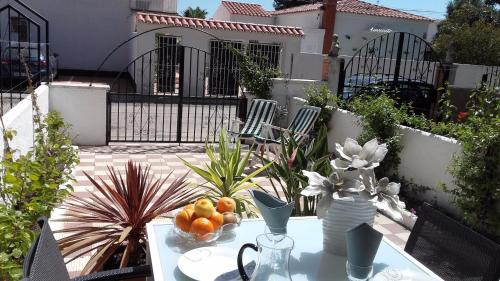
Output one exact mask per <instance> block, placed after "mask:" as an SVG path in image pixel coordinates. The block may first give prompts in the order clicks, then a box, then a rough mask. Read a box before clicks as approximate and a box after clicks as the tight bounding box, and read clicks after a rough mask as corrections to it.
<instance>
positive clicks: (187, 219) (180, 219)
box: [175, 210, 194, 232]
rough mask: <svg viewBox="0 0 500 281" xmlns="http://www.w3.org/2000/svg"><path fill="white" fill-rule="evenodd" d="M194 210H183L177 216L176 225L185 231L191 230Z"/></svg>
mask: <svg viewBox="0 0 500 281" xmlns="http://www.w3.org/2000/svg"><path fill="white" fill-rule="evenodd" d="M193 214H194V211H193V210H182V211H180V212H179V213H177V215H176V216H175V225H176V226H177V227H178V228H180V229H181V230H182V231H184V232H189V229H190V228H191V221H192V218H193Z"/></svg>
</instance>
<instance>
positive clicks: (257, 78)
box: [225, 44, 280, 99]
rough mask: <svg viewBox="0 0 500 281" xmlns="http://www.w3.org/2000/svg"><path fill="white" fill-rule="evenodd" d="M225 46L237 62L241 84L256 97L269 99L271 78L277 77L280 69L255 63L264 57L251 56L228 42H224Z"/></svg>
mask: <svg viewBox="0 0 500 281" xmlns="http://www.w3.org/2000/svg"><path fill="white" fill-rule="evenodd" d="M225 48H227V49H228V50H230V51H231V53H232V54H233V55H234V56H235V58H236V61H237V62H238V67H239V77H240V79H241V80H240V82H241V85H242V86H243V87H245V89H246V90H247V91H248V92H249V93H250V94H251V95H253V96H254V97H256V98H259V99H270V98H271V86H272V79H273V78H276V77H278V76H279V75H280V71H279V70H278V69H276V68H272V67H266V66H264V65H265V64H259V63H257V61H258V60H259V59H265V58H252V57H251V56H249V55H248V54H246V53H245V51H244V50H239V49H236V48H234V47H232V46H231V45H229V44H226V45H225Z"/></svg>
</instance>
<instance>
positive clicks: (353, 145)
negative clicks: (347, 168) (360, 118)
mask: <svg viewBox="0 0 500 281" xmlns="http://www.w3.org/2000/svg"><path fill="white" fill-rule="evenodd" d="M335 147H336V150H337V152H338V153H339V154H340V156H341V157H342V158H344V159H346V160H349V161H352V157H353V156H354V155H358V154H359V153H360V152H361V150H362V147H361V146H360V145H359V144H358V142H357V141H355V140H353V139H351V138H346V140H345V142H344V146H341V145H340V144H338V143H336V144H335Z"/></svg>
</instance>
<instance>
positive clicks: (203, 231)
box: [189, 218, 214, 240]
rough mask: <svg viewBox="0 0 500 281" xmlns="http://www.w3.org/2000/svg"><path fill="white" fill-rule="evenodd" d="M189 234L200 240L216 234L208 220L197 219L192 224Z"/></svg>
mask: <svg viewBox="0 0 500 281" xmlns="http://www.w3.org/2000/svg"><path fill="white" fill-rule="evenodd" d="M189 232H190V233H193V234H195V235H196V236H197V238H198V239H201V240H203V239H204V237H203V236H205V235H207V234H209V233H212V232H214V226H213V224H212V222H210V220H208V219H207V218H197V219H195V220H194V221H193V223H191V228H190V229H189ZM206 238H208V237H206Z"/></svg>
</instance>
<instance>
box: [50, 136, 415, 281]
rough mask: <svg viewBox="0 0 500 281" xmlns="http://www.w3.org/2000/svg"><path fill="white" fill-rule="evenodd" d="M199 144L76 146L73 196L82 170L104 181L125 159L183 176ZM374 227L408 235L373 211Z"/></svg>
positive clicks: (78, 264)
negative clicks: (112, 169) (109, 172)
mask: <svg viewBox="0 0 500 281" xmlns="http://www.w3.org/2000/svg"><path fill="white" fill-rule="evenodd" d="M204 152H205V151H204V148H203V145H180V146H179V145H176V144H175V145H151V144H147V145H144V144H140V145H139V144H138V145H135V144H123V145H110V146H101V147H80V152H79V153H80V165H78V167H77V168H76V180H77V183H76V184H75V190H74V193H75V195H78V196H82V197H88V194H89V193H90V192H94V191H95V188H93V186H92V184H91V183H90V181H89V180H88V179H87V178H86V177H85V175H84V174H83V172H86V173H88V174H89V175H90V176H92V177H94V178H95V179H98V178H99V177H101V178H103V179H104V180H107V179H108V178H107V175H106V173H107V166H108V165H111V166H113V167H115V169H117V170H119V171H124V169H125V164H126V163H127V161H128V160H133V161H136V162H140V163H145V164H149V165H151V171H152V172H153V173H154V175H155V176H156V177H160V176H161V177H165V176H166V175H168V174H169V173H172V174H171V177H170V179H169V180H168V181H167V183H166V184H167V185H168V183H169V182H172V181H173V179H175V178H177V177H180V176H182V175H184V174H185V173H186V172H188V171H189V169H187V168H186V167H185V166H184V165H183V164H182V162H181V161H180V160H179V158H178V157H182V158H183V159H185V160H187V161H189V162H191V163H193V164H195V165H198V166H201V165H203V164H204V163H206V162H207V161H208V157H207V156H206V154H205V153H204ZM188 179H189V181H190V183H191V184H200V183H203V182H204V181H203V180H202V178H201V177H199V176H198V175H196V174H194V173H190V175H189V176H188ZM255 181H257V182H259V183H260V184H261V185H262V186H263V187H264V188H266V187H270V184H269V181H268V179H267V178H265V177H257V178H256V179H255ZM61 212H63V210H61V209H58V210H56V211H55V213H54V215H53V218H55V217H58V216H59V215H60V214H61ZM52 226H53V228H54V229H60V228H61V227H64V224H60V223H53V224H52ZM375 228H376V229H377V230H379V231H380V232H382V233H383V234H384V235H385V236H386V237H387V238H388V239H389V240H391V241H392V242H394V243H395V244H396V245H398V246H399V247H401V248H404V245H405V243H406V241H407V239H408V236H409V234H410V232H409V230H407V229H405V228H404V227H402V226H400V225H399V224H397V223H395V222H393V221H392V220H390V219H388V218H387V217H385V216H383V215H381V214H377V216H376V217H375ZM89 258H90V255H88V256H84V257H81V258H79V259H77V260H75V261H73V262H71V263H69V264H68V269H69V271H70V272H71V273H72V275H73V276H75V275H78V273H79V271H80V270H81V269H83V267H84V265H85V263H86V262H87V261H88V260H89Z"/></svg>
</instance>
